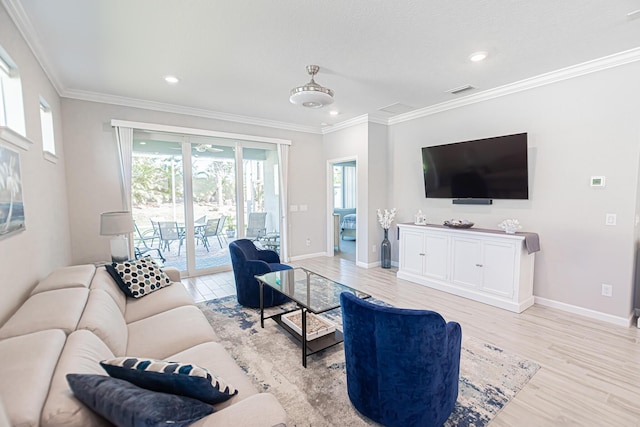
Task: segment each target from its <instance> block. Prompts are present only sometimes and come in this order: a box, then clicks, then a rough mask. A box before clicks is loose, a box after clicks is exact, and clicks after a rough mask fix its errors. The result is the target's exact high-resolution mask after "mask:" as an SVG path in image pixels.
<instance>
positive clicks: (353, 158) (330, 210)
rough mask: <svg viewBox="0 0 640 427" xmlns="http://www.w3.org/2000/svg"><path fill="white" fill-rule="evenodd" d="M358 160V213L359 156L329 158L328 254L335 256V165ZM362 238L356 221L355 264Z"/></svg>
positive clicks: (357, 185)
mask: <svg viewBox="0 0 640 427" xmlns="http://www.w3.org/2000/svg"><path fill="white" fill-rule="evenodd" d="M353 161H355V162H356V215H357V213H358V191H359V190H358V188H359V186H360V185H359V181H360V179H359V174H358V168H359V162H358V156H348V157H340V158H336V159H330V160H327V173H326V174H327V214H326V224H327V227H326V229H327V239H326V240H327V252H326V255H327V256H330V257H332V256H335V241H334V240H333V234H334V230H333V209H334V203H333V165H335V164H336V163H345V162H353ZM359 238H360V228H358V225H357V223H356V245H355V246H356V259H355V261H354V264H357V263H358V240H359Z"/></svg>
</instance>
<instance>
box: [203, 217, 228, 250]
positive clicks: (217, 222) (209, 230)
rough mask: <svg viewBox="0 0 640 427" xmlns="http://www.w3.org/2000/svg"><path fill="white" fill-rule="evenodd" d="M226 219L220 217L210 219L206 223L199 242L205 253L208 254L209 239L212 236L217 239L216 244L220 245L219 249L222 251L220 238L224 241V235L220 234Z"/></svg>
mask: <svg viewBox="0 0 640 427" xmlns="http://www.w3.org/2000/svg"><path fill="white" fill-rule="evenodd" d="M226 219H227V217H226V216H224V215H222V216H221V217H220V218H218V219H210V220H209V221H207V225H206V226H205V227H204V230H203V231H202V236H201V237H200V241H201V242H202V244H203V245H204V247H205V248H206V249H207V252H209V237H213V236H215V237H217V239H218V243H219V244H220V249H222V247H223V246H222V240H221V238H222V239H225V237H224V235H223V234H222V227H223V226H224V222H225V220H226ZM225 242H226V239H225Z"/></svg>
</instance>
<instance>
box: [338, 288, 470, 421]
mask: <svg viewBox="0 0 640 427" xmlns="http://www.w3.org/2000/svg"><path fill="white" fill-rule="evenodd" d="M340 301H341V305H342V322H343V328H344V352H345V361H346V371H347V391H348V393H349V399H350V400H351V403H353V406H355V408H356V409H357V410H358V411H359V412H360V413H362V414H363V415H365V416H367V417H369V418H370V419H372V420H374V421H376V422H378V423H381V424H383V425H385V426H388V427H394V426H421V427H440V426H442V425H443V424H444V422H445V421H446V420H447V418H449V415H451V412H452V411H453V408H454V405H455V403H456V399H457V398H458V380H459V374H460V348H461V340H462V330H461V329H460V325H459V324H458V323H456V322H449V323H446V322H445V320H444V319H443V318H442V316H440V314H438V313H436V312H434V311H429V310H409V309H402V308H395V307H384V306H380V305H376V304H372V303H370V302H367V301H366V300H362V299H359V298H357V297H355V296H354V295H352V294H349V293H342V294H341V295H340Z"/></svg>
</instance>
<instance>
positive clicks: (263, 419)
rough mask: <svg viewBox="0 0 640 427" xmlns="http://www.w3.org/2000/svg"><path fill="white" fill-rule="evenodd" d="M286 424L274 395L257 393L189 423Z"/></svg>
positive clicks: (265, 426) (262, 426)
mask: <svg viewBox="0 0 640 427" xmlns="http://www.w3.org/2000/svg"><path fill="white" fill-rule="evenodd" d="M286 425H287V413H286V412H285V411H284V408H283V407H282V405H280V402H278V400H277V399H276V398H275V396H274V395H272V394H269V393H258V394H254V395H253V396H249V397H247V398H246V399H242V400H241V401H239V402H237V403H234V404H233V405H231V406H227V407H226V408H224V409H222V410H220V411H218V412H215V413H213V414H211V415H207V416H206V417H204V418H202V419H200V420H198V421H196V422H195V423H194V424H191V426H192V427H214V426H215V427H218V426H242V427H275V426H278V427H280V426H282V427H285V426H286Z"/></svg>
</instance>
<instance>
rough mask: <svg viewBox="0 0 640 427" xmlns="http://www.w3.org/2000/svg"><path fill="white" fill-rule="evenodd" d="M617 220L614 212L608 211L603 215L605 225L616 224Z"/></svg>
mask: <svg viewBox="0 0 640 427" xmlns="http://www.w3.org/2000/svg"><path fill="white" fill-rule="evenodd" d="M617 220H618V217H617V215H616V214H614V213H608V214H607V215H606V216H605V219H604V224H605V225H616V222H617Z"/></svg>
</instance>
